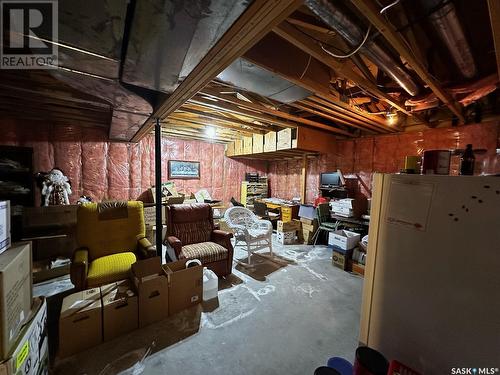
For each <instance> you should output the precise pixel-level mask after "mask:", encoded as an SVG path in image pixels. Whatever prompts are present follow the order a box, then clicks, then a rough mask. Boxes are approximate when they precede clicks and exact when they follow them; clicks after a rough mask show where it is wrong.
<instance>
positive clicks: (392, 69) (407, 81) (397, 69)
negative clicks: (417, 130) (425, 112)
mask: <svg viewBox="0 0 500 375" xmlns="http://www.w3.org/2000/svg"><path fill="white" fill-rule="evenodd" d="M305 3H306V5H307V6H308V7H309V9H311V11H312V12H313V13H314V14H316V15H317V16H318V17H319V18H321V19H322V20H323V21H324V22H326V23H327V24H328V25H329V26H331V27H332V28H334V29H335V30H337V32H338V33H339V34H340V35H341V36H342V37H343V38H344V39H346V40H347V42H348V43H349V44H350V45H351V46H357V45H359V44H360V43H361V41H362V40H363V36H364V32H363V31H362V29H361V28H360V27H359V26H358V25H357V24H356V23H355V22H353V21H352V20H351V19H350V18H349V17H348V16H347V15H345V14H344V13H342V11H340V10H339V9H337V8H336V7H335V5H333V4H332V3H331V2H330V1H328V0H306V2H305ZM361 51H362V53H363V54H364V55H365V56H366V57H368V58H369V59H370V60H371V61H373V62H374V63H375V64H376V65H377V66H378V67H379V68H380V69H382V70H383V71H384V72H385V73H386V74H387V75H388V76H389V77H391V78H392V79H393V80H394V81H395V82H396V83H397V84H398V85H400V86H401V87H402V88H403V89H404V90H405V91H406V92H407V93H408V94H410V95H412V96H415V95H417V94H418V91H419V88H418V86H417V84H416V83H415V82H414V81H413V79H412V77H411V76H410V75H409V74H408V72H407V71H406V70H405V69H404V67H403V66H402V65H401V64H400V63H398V62H397V61H394V59H393V58H392V57H391V56H390V55H389V54H388V53H387V52H385V51H384V49H383V48H382V47H380V46H379V45H378V44H377V43H376V42H374V41H371V40H367V41H366V43H365V44H364V45H363V47H362V48H361Z"/></svg>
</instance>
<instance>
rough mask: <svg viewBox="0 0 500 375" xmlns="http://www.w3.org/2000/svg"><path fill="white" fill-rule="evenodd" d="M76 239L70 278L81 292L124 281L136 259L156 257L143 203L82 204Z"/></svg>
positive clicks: (79, 208) (79, 210) (78, 217)
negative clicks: (148, 232)
mask: <svg viewBox="0 0 500 375" xmlns="http://www.w3.org/2000/svg"><path fill="white" fill-rule="evenodd" d="M76 239H77V242H78V246H79V247H78V248H77V249H76V250H75V252H74V254H73V259H72V262H71V269H70V276H71V282H72V283H73V284H74V285H75V287H76V288H77V289H78V290H81V289H85V288H93V287H97V286H100V285H103V284H107V283H111V282H113V281H118V280H121V279H125V278H127V277H128V276H129V275H130V269H131V266H132V264H133V263H134V262H135V261H136V260H137V259H142V258H148V257H150V256H156V250H155V248H154V247H153V246H152V245H151V243H150V242H149V241H148V240H147V239H146V238H145V226H144V208H143V205H142V202H136V201H129V202H103V203H85V204H82V205H81V206H79V207H78V209H77V229H76Z"/></svg>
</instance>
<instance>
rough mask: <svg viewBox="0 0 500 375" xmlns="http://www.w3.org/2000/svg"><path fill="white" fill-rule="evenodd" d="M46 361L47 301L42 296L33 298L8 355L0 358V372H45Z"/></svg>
mask: <svg viewBox="0 0 500 375" xmlns="http://www.w3.org/2000/svg"><path fill="white" fill-rule="evenodd" d="M48 361H49V344H48V336H47V303H46V301H45V299H44V298H35V299H34V300H33V308H32V309H31V312H30V313H29V315H28V316H27V317H26V323H25V324H24V325H23V326H22V328H21V331H20V333H19V334H18V335H17V339H16V341H15V344H14V345H13V347H12V349H11V350H10V352H9V355H8V356H7V357H6V358H3V359H2V360H0V374H2V375H21V374H22V375H40V374H46V373H47V369H48Z"/></svg>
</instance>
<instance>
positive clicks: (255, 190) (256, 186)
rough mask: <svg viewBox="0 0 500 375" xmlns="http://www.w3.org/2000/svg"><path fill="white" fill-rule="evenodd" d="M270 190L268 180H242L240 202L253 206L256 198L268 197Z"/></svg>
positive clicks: (246, 205)
mask: <svg viewBox="0 0 500 375" xmlns="http://www.w3.org/2000/svg"><path fill="white" fill-rule="evenodd" d="M268 191H269V190H268V185H267V182H248V181H242V183H241V199H240V202H241V203H242V204H244V205H245V207H250V208H252V207H253V202H254V201H255V200H256V199H262V198H267V194H268Z"/></svg>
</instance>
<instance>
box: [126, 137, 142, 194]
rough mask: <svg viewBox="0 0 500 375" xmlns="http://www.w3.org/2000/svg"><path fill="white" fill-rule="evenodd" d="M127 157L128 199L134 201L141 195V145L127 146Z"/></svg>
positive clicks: (132, 144)
mask: <svg viewBox="0 0 500 375" xmlns="http://www.w3.org/2000/svg"><path fill="white" fill-rule="evenodd" d="M128 146H129V147H128V157H129V165H130V174H129V175H130V192H129V198H131V199H135V198H137V197H138V196H139V195H141V193H142V187H141V181H142V169H141V156H142V154H141V144H140V143H131V144H129V145H128Z"/></svg>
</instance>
